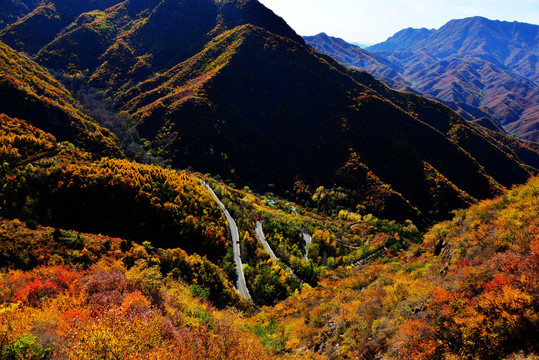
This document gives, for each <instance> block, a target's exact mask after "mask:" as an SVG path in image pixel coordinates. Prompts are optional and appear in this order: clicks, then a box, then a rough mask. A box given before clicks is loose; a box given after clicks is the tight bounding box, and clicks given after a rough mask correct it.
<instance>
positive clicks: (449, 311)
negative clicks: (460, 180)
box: [256, 178, 539, 359]
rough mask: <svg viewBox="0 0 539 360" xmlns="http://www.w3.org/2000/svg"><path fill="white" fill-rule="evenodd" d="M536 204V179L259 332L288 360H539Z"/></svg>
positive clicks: (344, 273) (299, 302)
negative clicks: (309, 356) (297, 357)
mask: <svg viewBox="0 0 539 360" xmlns="http://www.w3.org/2000/svg"><path fill="white" fill-rule="evenodd" d="M538 199H539V179H538V178H534V179H532V180H531V181H530V182H529V183H528V184H527V185H525V186H521V187H518V188H516V189H513V190H511V191H509V192H508V193H506V194H504V195H503V196H502V197H501V198H498V199H495V200H488V201H484V202H481V203H479V204H477V205H474V206H472V207H471V208H470V209H468V210H465V211H464V210H463V211H459V212H458V213H457V214H456V216H455V218H454V219H453V220H451V221H447V222H444V223H441V224H438V225H436V226H434V227H433V228H432V229H431V230H429V231H428V232H427V233H426V234H425V236H424V241H423V244H421V245H420V246H416V247H412V248H411V249H410V250H409V251H405V252H402V253H400V254H399V255H398V256H397V257H391V256H388V257H386V258H385V259H383V260H380V261H378V262H376V263H374V264H370V265H365V266H360V267H355V268H353V267H347V268H342V269H341V271H337V272H335V273H333V274H332V276H329V277H328V278H327V279H325V280H324V281H323V282H322V283H321V285H320V286H318V288H315V289H305V290H304V291H302V292H301V293H299V294H296V295H294V296H292V297H291V298H290V299H288V300H287V301H285V302H282V303H281V304H279V305H277V306H275V307H271V308H269V307H268V308H264V309H263V311H262V312H261V313H260V314H259V315H258V316H257V317H256V324H257V326H258V328H259V329H260V330H259V331H260V333H261V334H263V335H262V336H263V339H265V340H266V341H270V340H271V339H274V337H275V336H276V335H277V334H278V342H273V343H271V344H272V345H273V346H274V347H275V348H280V349H282V351H283V352H290V353H293V354H302V353H307V352H308V351H312V352H314V353H317V354H320V355H322V356H324V357H325V358H328V359H357V358H381V357H383V358H392V359H440V358H454V359H467V358H474V359H493V358H496V359H517V358H527V359H534V358H535V356H536V355H533V354H537V351H538V350H539V349H538V348H537V341H536V339H537V336H538V335H539V322H538V318H537V310H538V306H539V288H538V282H537V281H536V280H537V277H538V276H539V267H538V266H537V264H538V260H539V247H538V245H539V240H538V237H537V233H538V232H537V226H538V225H539V224H538V218H537V213H538V212H539V207H538V204H539V203H538ZM530 353H531V354H530ZM526 354H529V357H526Z"/></svg>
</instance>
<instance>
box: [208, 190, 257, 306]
mask: <svg viewBox="0 0 539 360" xmlns="http://www.w3.org/2000/svg"><path fill="white" fill-rule="evenodd" d="M201 181H202V183H203V184H204V186H205V187H206V188H207V189H208V190H209V192H210V193H211V195H212V196H213V198H214V199H215V201H216V202H217V204H218V205H219V207H220V208H221V210H222V211H223V212H224V213H225V216H226V220H227V221H228V226H229V228H230V235H231V236H232V249H234V262H235V263H236V274H237V275H238V279H237V280H236V290H237V291H238V293H239V294H240V295H241V296H243V297H244V298H246V299H250V298H251V295H250V294H249V289H247V283H246V282H245V276H244V275H243V264H242V262H241V255H240V235H239V232H238V227H237V226H236V222H235V221H234V219H233V218H232V216H230V213H229V212H228V210H227V209H226V208H225V205H224V204H223V203H222V202H221V200H219V198H218V197H217V195H216V194H215V192H214V191H213V189H212V188H211V187H210V186H209V185H208V184H207V183H206V182H205V181H204V180H201Z"/></svg>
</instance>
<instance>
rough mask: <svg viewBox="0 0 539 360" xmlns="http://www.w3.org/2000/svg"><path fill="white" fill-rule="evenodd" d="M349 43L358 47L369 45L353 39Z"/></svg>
mask: <svg viewBox="0 0 539 360" xmlns="http://www.w3.org/2000/svg"><path fill="white" fill-rule="evenodd" d="M350 44H352V45H355V46H359V47H360V48H366V47H369V46H370V45H367V44H362V43H358V42H355V41H351V42H350Z"/></svg>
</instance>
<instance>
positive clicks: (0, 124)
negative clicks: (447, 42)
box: [0, 0, 539, 360]
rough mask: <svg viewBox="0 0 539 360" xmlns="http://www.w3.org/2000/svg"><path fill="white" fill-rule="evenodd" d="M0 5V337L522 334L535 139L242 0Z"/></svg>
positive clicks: (6, 346)
mask: <svg viewBox="0 0 539 360" xmlns="http://www.w3.org/2000/svg"><path fill="white" fill-rule="evenodd" d="M0 6H1V8H2V12H1V14H0V338H1V340H0V359H49V358H50V359H94V358H96V357H97V358H103V359H120V358H121V359H124V358H125V359H127V358H137V359H139V358H140V359H165V358H170V359H185V360H192V359H197V360H198V359H208V360H209V359H239V358H242V359H253V360H262V359H268V360H269V359H278V360H280V359H282V360H284V359H291V358H294V359H300V360H302V359H304V360H307V359H309V360H312V359H358V358H366V359H375V358H391V359H393V358H395V359H440V358H448V359H449V358H451V359H457V358H463V359H471V358H474V359H479V360H487V359H493V358H497V359H507V360H516V359H524V358H526V357H527V356H528V355H529V357H528V358H529V359H534V358H535V355H534V354H537V353H539V349H538V344H537V341H536V339H537V334H538V332H539V331H538V329H539V322H538V317H537V309H539V303H538V299H539V287H538V283H537V281H535V279H537V277H538V274H539V268H538V266H537V264H538V263H539V239H538V237H537V229H539V218H538V217H537V212H538V211H539V209H538V208H539V202H538V201H537V198H538V196H539V190H538V189H539V178H538V177H537V175H538V174H539V145H538V144H537V143H534V142H530V141H525V140H522V139H518V138H515V137H513V136H511V135H509V134H508V133H507V130H504V127H502V125H504V124H503V123H501V122H500V121H499V120H497V118H496V117H494V116H492V114H491V111H490V110H488V109H486V108H484V109H483V110H482V109H480V108H478V107H475V106H472V105H467V104H466V103H464V102H456V101H453V100H451V101H444V102H443V103H442V102H439V101H437V100H435V99H433V96H432V95H429V96H430V98H429V97H426V96H423V94H424V92H423V91H420V90H417V89H415V88H413V87H411V86H410V84H407V81H408V80H407V78H406V77H405V76H404V75H402V73H401V67H400V65H399V66H396V65H395V63H394V61H393V60H388V59H386V57H385V55H383V54H386V53H385V52H384V53H374V55H373V53H370V52H367V51H364V50H361V49H359V48H356V47H352V45H349V44H346V43H344V42H341V41H340V40H339V39H334V38H329V37H328V36H326V35H324V36H320V38H321V39H322V38H323V39H322V40H324V39H325V40H324V43H325V46H327V49H326V50H327V51H328V52H329V51H330V50H332V49H334V48H336V47H337V48H338V49H339V53H341V54H343V53H345V52H347V53H348V54H349V59H350V60H351V61H352V60H353V59H356V60H357V61H358V62H357V65H358V67H359V65H361V66H380V67H381V66H382V65H383V66H384V73H385V76H384V77H381V78H382V79H383V80H384V82H387V83H388V84H390V85H391V86H388V85H387V84H385V83H384V82H383V81H380V80H379V79H376V78H375V77H374V76H372V75H371V74H369V73H368V72H366V71H363V70H358V69H354V68H352V67H347V66H345V65H343V64H342V63H341V62H343V61H342V60H340V59H339V61H341V62H339V61H337V60H335V59H333V58H332V57H330V56H328V55H327V54H323V53H321V52H318V51H317V50H315V49H314V48H313V47H312V46H310V45H308V44H307V43H306V42H305V41H304V39H303V38H302V37H300V36H299V35H297V34H296V32H295V31H294V30H293V29H292V28H291V27H289V26H288V24H287V23H286V22H285V20H283V19H282V18H280V17H278V16H276V15H275V14H274V13H273V12H272V11H271V10H269V9H267V8H266V7H264V6H263V5H262V4H261V3H259V2H258V1H256V0H124V1H120V0H76V1H67V0H43V1H35V0H0ZM412 32H413V31H412ZM427 32H429V31H427ZM420 33H422V32H421V31H420ZM420 33H418V34H416V35H412V36H411V38H412V39H414V41H419V40H418V39H419V38H420V37H421V36H423V37H427V35H425V34H423V35H421V34H420ZM429 36H430V35H429ZM308 40H309V41H311V40H312V39H308ZM412 43H413V41H411V40H410V41H409V42H408V45H407V46H410V47H411V46H412ZM392 46H393V45H392ZM390 53H391V54H396V53H397V52H395V51H393V50H391V52H390ZM335 54H336V52H335V53H334V54H333V55H335ZM380 54H382V55H380ZM335 56H336V55H335ZM336 57H337V56H336ZM392 74H396V75H395V78H394V79H393V78H392V77H391V76H390V75H392ZM399 74H400V75H399ZM397 75H399V76H401V77H398V76H397ZM530 81H531V80H530ZM397 89H398V90H397ZM402 90H407V91H402ZM452 108H455V109H456V110H458V111H459V112H461V113H462V114H463V115H464V116H465V117H463V116H461V115H459V113H458V112H456V111H454V110H452ZM465 110H466V111H465ZM487 110H488V111H487ZM472 114H473V116H472ZM469 120H471V121H469ZM504 126H505V128H506V129H507V126H506V125H504ZM518 184H523V185H518ZM481 199H486V200H481ZM444 219H448V220H447V221H442V220H444ZM449 219H452V220H449ZM440 221H442V222H440Z"/></svg>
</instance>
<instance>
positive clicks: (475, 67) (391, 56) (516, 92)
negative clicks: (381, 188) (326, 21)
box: [311, 17, 539, 141]
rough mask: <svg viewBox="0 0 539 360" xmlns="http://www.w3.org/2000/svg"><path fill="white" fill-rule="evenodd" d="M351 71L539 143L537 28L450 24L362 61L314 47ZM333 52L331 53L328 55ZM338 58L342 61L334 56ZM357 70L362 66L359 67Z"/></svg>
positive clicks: (401, 39) (388, 45)
mask: <svg viewBox="0 0 539 360" xmlns="http://www.w3.org/2000/svg"><path fill="white" fill-rule="evenodd" d="M311 44H312V45H313V46H315V47H316V48H317V49H318V50H319V51H323V52H326V53H328V54H330V55H332V56H334V57H335V58H337V59H338V60H339V61H342V62H343V63H344V64H346V65H348V66H355V67H358V68H360V69H364V70H367V71H369V72H372V73H373V74H374V75H375V76H377V77H379V78H380V79H382V80H386V79H385V78H390V79H391V80H392V81H397V82H398V83H397V84H392V83H391V81H386V82H387V83H388V84H390V85H391V86H394V85H395V86H397V87H398V88H402V85H401V84H402V83H404V84H406V85H408V86H412V87H413V88H414V89H415V90H417V91H420V92H422V93H425V94H429V95H431V96H434V97H436V98H438V99H440V100H442V101H444V102H446V103H447V104H448V105H449V106H451V107H452V108H453V109H455V110H457V111H459V112H460V113H461V114H462V115H463V116H465V117H466V118H468V119H473V118H479V117H483V116H489V117H492V118H493V119H494V120H495V121H497V122H499V123H500V124H502V125H503V127H504V128H505V130H506V131H508V132H510V133H512V134H515V135H516V136H518V137H520V138H522V139H527V140H532V141H539V120H538V119H539V65H538V63H537V56H538V54H539V26H537V25H531V24H524V23H518V22H513V23H510V22H502V21H491V20H488V19H485V18H482V17H473V18H466V19H462V20H452V21H450V22H449V23H447V24H446V25H444V26H443V27H441V28H440V29H438V30H428V29H411V28H409V29H405V30H402V31H400V32H398V33H396V34H395V35H394V36H392V37H391V38H389V39H388V40H387V41H385V42H383V43H380V44H376V45H373V46H370V47H368V48H367V49H366V50H368V51H369V54H370V55H364V56H370V57H373V56H374V57H376V58H377V59H380V58H381V59H384V60H386V61H387V62H389V64H390V67H391V68H392V69H396V72H395V73H391V72H387V70H386V68H387V66H388V65H387V63H383V66H381V65H380V64H377V63H372V62H366V63H364V64H362V63H361V61H358V58H357V57H355V58H354V57H351V58H350V57H349V58H347V57H346V56H347V55H348V54H350V53H354V50H350V49H347V50H346V51H343V50H342V49H341V48H340V47H339V46H332V45H331V44H330V45H326V48H324V46H320V44H317V42H316V41H312V43H311ZM328 47H330V48H332V49H333V50H329V49H327V48H328ZM336 53H338V54H336ZM358 65H359V66H358Z"/></svg>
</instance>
